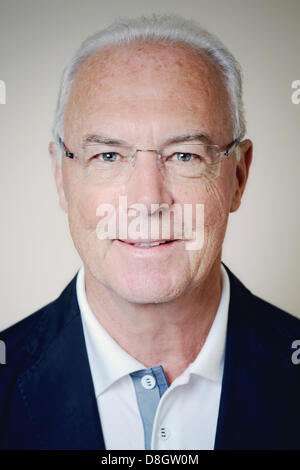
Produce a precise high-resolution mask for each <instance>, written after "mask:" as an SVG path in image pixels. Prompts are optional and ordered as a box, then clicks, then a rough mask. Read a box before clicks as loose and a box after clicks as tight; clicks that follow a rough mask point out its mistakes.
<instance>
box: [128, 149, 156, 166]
mask: <svg viewBox="0 0 300 470" xmlns="http://www.w3.org/2000/svg"><path fill="white" fill-rule="evenodd" d="M138 152H152V153H156V157H157V161H158V166H159V167H161V166H162V162H161V153H160V151H159V150H158V149H135V150H134V152H133V154H132V156H131V165H132V166H133V167H135V165H136V156H137V153H138Z"/></svg>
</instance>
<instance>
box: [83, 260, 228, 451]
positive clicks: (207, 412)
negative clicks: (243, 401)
mask: <svg viewBox="0 0 300 470" xmlns="http://www.w3.org/2000/svg"><path fill="white" fill-rule="evenodd" d="M221 271H222V294H221V299H220V304H219V307H218V310H217V312H216V316H215V319H214V322H213V324H212V326H211V329H210V331H209V334H208V336H207V338H206V341H205V343H204V345H203V347H202V349H201V351H200V352H199V354H198V356H197V357H196V359H195V360H194V361H193V362H192V363H190V364H189V366H188V367H187V368H186V369H185V371H184V372H183V373H182V374H181V375H180V376H178V377H177V378H176V379H175V380H174V381H173V382H172V384H171V385H170V386H169V387H168V388H167V389H166V390H165V391H164V393H163V394H162V396H161V397H160V399H158V400H159V401H158V403H157V406H156V410H154V411H155V414H154V420H153V425H152V424H151V428H152V429H151V430H150V431H151V435H150V441H149V447H148V448H151V449H152V450H169V449H174V450H193V449H194V450H201V449H213V448H214V441H215V435H216V427H217V419H218V412H219V404H220V395H221V386H222V377H223V365H224V350H225V339H226V329H227V318H228V307H229V298H230V285H229V278H228V275H227V273H226V270H225V268H224V267H223V266H222V265H221ZM77 299H78V304H79V309H80V312H81V317H82V323H83V331H84V337H85V341H86V347H87V353H88V359H89V363H90V368H91V374H92V379H93V383H94V389H95V395H96V400H97V404H98V409H99V414H100V420H101V425H102V431H103V437H104V442H105V446H106V449H107V450H115V449H121V450H125V449H132V450H139V449H145V436H146V431H145V420H144V416H143V414H142V413H141V407H140V406H139V404H138V401H137V390H136V387H135V385H134V381H133V379H132V377H131V376H130V375H129V374H131V373H133V372H136V371H141V370H143V369H147V367H146V366H144V365H143V364H141V363H140V362H138V361H137V360H136V359H134V358H133V357H132V356H130V355H129V354H128V353H127V352H126V351H125V350H124V349H122V348H121V347H120V346H119V345H118V344H117V343H116V341H115V340H114V339H113V338H112V337H111V336H110V335H109V334H108V332H107V331H106V330H105V329H104V328H103V327H102V325H101V324H100V323H99V321H98V320H97V319H96V317H95V316H94V314H93V313H92V311H91V309H90V307H89V305H88V302H87V298H86V293H85V282H84V269H83V266H82V267H81V268H80V270H79V273H78V276H77ZM153 366H157V364H153ZM154 369H155V368H154ZM149 371H150V373H151V369H147V370H146V371H145V376H146V377H145V379H142V381H141V383H142V384H143V386H144V387H145V388H147V380H148V381H149ZM139 374H142V375H143V372H140V373H139ZM151 380H152V381H154V382H155V379H154V378H152V379H151V377H150V382H151ZM152 386H153V384H152V385H151V384H150V387H152ZM148 388H149V387H148ZM149 396H150V395H149ZM142 400H143V397H142ZM140 402H141V400H140ZM148 405H149V404H148ZM144 431H145V433H144ZM148 431H149V429H148Z"/></svg>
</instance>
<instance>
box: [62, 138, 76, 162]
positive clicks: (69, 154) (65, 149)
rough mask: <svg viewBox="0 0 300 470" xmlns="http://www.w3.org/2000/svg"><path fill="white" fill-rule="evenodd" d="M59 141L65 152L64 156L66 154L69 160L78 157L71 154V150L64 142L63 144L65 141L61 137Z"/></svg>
mask: <svg viewBox="0 0 300 470" xmlns="http://www.w3.org/2000/svg"><path fill="white" fill-rule="evenodd" d="M58 141H59V145H60V147H61V148H62V150H63V152H64V154H65V156H66V157H68V158H76V155H75V154H74V153H72V152H69V150H68V149H67V148H66V146H65V144H64V142H63V140H62V139H61V138H60V137H59V139H58Z"/></svg>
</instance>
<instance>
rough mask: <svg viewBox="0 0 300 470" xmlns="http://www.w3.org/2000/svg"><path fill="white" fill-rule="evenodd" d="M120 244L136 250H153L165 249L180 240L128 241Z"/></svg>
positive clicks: (122, 241)
mask: <svg viewBox="0 0 300 470" xmlns="http://www.w3.org/2000/svg"><path fill="white" fill-rule="evenodd" d="M118 241H119V242H121V243H123V244H125V245H129V246H132V247H134V248H140V249H143V250H144V249H146V250H147V249H148V250H149V249H151V248H158V247H161V246H163V247H165V246H166V245H172V244H174V243H175V242H177V241H178V240H147V241H146V240H144V241H138V242H133V241H128V240H118Z"/></svg>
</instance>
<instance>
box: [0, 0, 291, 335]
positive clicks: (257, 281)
mask: <svg viewBox="0 0 300 470" xmlns="http://www.w3.org/2000/svg"><path fill="white" fill-rule="evenodd" d="M153 12H157V13H162V12H177V13H180V14H182V15H184V16H186V17H187V18H193V19H196V20H197V21H198V22H199V23H200V24H202V25H203V26H204V27H206V28H207V29H209V30H210V31H212V32H214V33H216V34H217V35H219V37H220V38H221V39H222V40H223V42H224V43H225V44H226V45H227V46H228V47H229V48H230V49H231V51H232V52H233V53H234V55H235V56H236V57H237V59H238V60H239V61H240V63H241V65H242V68H243V71H244V77H245V81H244V87H245V108H246V117H247V121H248V136H249V137H250V138H251V139H252V140H253V141H254V162H253V165H252V171H251V175H250V180H249V185H248V187H247V189H246V194H245V196H244V200H243V205H242V207H241V208H240V210H239V211H238V212H237V213H236V214H233V215H232V216H231V218H230V226H229V228H228V233H227V238H226V241H225V247H224V256H223V259H224V261H225V262H226V263H227V264H228V266H229V267H230V268H231V269H232V270H233V271H234V272H235V273H236V274H237V275H238V276H239V277H240V278H241V280H242V281H243V282H244V283H245V284H246V285H247V286H248V287H249V288H250V289H251V290H252V291H254V292H255V293H256V294H257V295H259V296H261V297H263V298H265V299H266V300H268V301H270V302H272V303H274V304H276V305H278V306H280V307H281V308H284V309H286V310H288V311H290V312H291V313H292V314H293V315H297V316H299V317H300V308H299V300H300V295H299V291H300V283H299V281H300V274H299V267H300V266H299V264H300V263H299V259H300V237H299V235H300V222H299V214H300V198H299V186H300V142H299V140H300V139H299V125H300V104H299V105H295V104H292V102H291V94H292V89H291V83H292V81H293V80H296V79H300V63H299V57H300V1H299V0H285V1H284V2H283V1H282V0H251V1H245V0H184V1H182V0H180V1H179V0H151V2H149V1H141V0H127V1H122V0H119V1H117V0H109V1H97V0H85V1H82V0H26V1H24V0H19V1H16V0H0V79H1V80H4V81H5V82H6V87H7V103H6V104H5V105H0V121H1V122H0V133H1V138H0V158H1V171H0V178H1V181H0V191H1V198H0V214H1V232H0V237H1V239H0V249H1V264H0V286H1V317H0V330H1V329H3V328H5V327H7V326H9V325H11V324H13V323H15V322H16V321H18V320H20V319H21V318H23V317H25V316H26V315H28V314H30V313H31V312H33V311H34V310H36V309H38V308H40V307H41V306H42V305H44V304H46V303H48V302H49V301H50V300H52V299H54V298H55V297H56V296H57V295H58V294H59V293H60V291H61V290H62V289H63V287H64V286H65V284H66V283H67V282H68V281H69V280H70V279H71V278H72V276H73V275H74V274H75V272H76V270H77V268H78V266H79V264H80V260H79V258H78V256H77V254H76V252H75V249H74V248H73V245H72V241H71V238H70V235H69V232H68V226H67V220H66V217H65V215H64V214H63V213H62V211H61V210H60V209H59V206H58V203H57V195H56V190H55V185H54V181H53V178H52V174H51V168H50V161H49V158H48V153H47V147H48V141H49V139H50V137H51V134H50V130H51V125H52V117H53V111H54V106H55V102H56V95H57V91H58V82H59V77H60V74H61V72H62V69H63V67H64V65H65V63H66V61H67V60H68V59H69V58H70V56H71V54H73V52H74V51H75V49H76V48H77V47H78V45H79V44H80V42H81V41H82V40H83V39H84V38H85V37H86V36H87V35H89V34H91V33H93V32H95V31H96V30H98V29H100V28H102V27H103V26H105V25H107V24H109V23H110V22H111V21H113V20H114V19H115V18H116V17H118V16H122V15H123V16H124V15H128V16H138V15H140V14H148V13H153Z"/></svg>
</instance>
